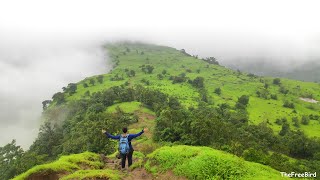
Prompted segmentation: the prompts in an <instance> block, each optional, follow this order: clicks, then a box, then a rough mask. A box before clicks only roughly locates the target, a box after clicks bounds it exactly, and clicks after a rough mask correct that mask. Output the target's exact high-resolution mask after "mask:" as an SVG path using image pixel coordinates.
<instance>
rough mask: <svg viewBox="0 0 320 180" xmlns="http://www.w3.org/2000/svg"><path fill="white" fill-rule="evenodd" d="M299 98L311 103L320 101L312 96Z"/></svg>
mask: <svg viewBox="0 0 320 180" xmlns="http://www.w3.org/2000/svg"><path fill="white" fill-rule="evenodd" d="M299 99H300V100H302V101H305V102H309V103H318V102H319V101H317V100H315V99H310V98H303V97H300V98H299Z"/></svg>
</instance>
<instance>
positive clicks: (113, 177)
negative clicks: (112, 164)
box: [61, 169, 121, 180]
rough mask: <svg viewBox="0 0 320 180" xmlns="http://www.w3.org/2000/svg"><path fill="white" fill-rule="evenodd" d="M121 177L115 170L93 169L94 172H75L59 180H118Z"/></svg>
mask: <svg viewBox="0 0 320 180" xmlns="http://www.w3.org/2000/svg"><path fill="white" fill-rule="evenodd" d="M120 178H121V176H120V175H119V173H118V172H117V171H115V170H110V169H104V170H100V169H95V170H79V171H75V172H74V173H72V174H69V175H67V176H64V177H63V178H61V180H71V179H78V180H82V179H110V180H119V179H120Z"/></svg>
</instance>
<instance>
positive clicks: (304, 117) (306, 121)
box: [301, 115, 310, 125]
mask: <svg viewBox="0 0 320 180" xmlns="http://www.w3.org/2000/svg"><path fill="white" fill-rule="evenodd" d="M309 122H310V119H309V117H308V116H306V115H303V116H302V117H301V124H303V125H308V124H309Z"/></svg>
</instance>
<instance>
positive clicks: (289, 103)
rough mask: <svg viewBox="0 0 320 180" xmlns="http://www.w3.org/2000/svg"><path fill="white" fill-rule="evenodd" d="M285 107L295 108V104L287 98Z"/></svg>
mask: <svg viewBox="0 0 320 180" xmlns="http://www.w3.org/2000/svg"><path fill="white" fill-rule="evenodd" d="M283 107H286V108H291V109H294V104H293V102H289V101H288V100H286V101H285V102H284V103H283Z"/></svg>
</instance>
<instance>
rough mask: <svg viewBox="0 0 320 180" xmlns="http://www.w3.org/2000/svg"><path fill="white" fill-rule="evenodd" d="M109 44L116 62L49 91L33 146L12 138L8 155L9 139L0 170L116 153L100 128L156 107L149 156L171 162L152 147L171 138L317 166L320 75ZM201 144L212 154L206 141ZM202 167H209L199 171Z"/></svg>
mask: <svg viewBox="0 0 320 180" xmlns="http://www.w3.org/2000/svg"><path fill="white" fill-rule="evenodd" d="M105 49H106V50H107V51H108V54H109V56H110V58H111V59H112V63H113V70H112V71H111V72H109V73H107V74H102V75H98V76H93V77H88V78H86V79H84V80H82V81H80V82H78V83H70V84H69V85H68V86H67V87H64V88H63V92H58V93H56V94H54V95H53V98H52V100H45V101H43V109H44V112H43V119H44V121H45V123H44V124H43V125H42V126H41V128H40V132H39V135H38V137H37V139H36V140H35V141H34V143H33V144H32V146H31V147H30V150H28V151H26V152H23V151H22V150H21V149H19V147H17V146H16V145H15V142H14V141H13V142H12V143H10V144H8V145H7V146H6V147H4V148H2V149H1V153H2V155H7V154H6V152H8V149H11V151H13V152H15V153H16V155H15V156H10V157H15V158H12V159H11V161H10V162H9V161H8V162H6V163H3V164H1V167H4V165H6V167H8V168H7V169H6V170H5V171H3V170H2V168H0V169H1V171H3V172H0V174H3V175H2V177H3V178H2V177H1V175H0V177H1V179H7V178H8V177H9V178H10V177H13V176H14V175H17V174H20V173H22V172H24V171H25V170H27V169H29V168H30V167H33V166H34V165H37V164H42V163H44V162H49V161H52V160H55V159H56V158H57V157H59V156H60V155H68V154H74V153H82V152H84V151H91V152H94V153H103V154H110V153H113V152H114V149H115V148H114V147H115V146H116V144H117V142H114V141H110V140H108V139H106V138H105V137H104V136H103V135H101V132H100V131H101V129H102V128H106V129H108V131H109V132H111V133H120V131H119V130H120V129H121V128H122V127H123V126H134V125H135V124H139V123H144V121H140V120H141V119H144V118H145V117H148V116H149V115H150V114H152V116H155V117H156V119H155V121H154V124H153V125H152V126H151V125H150V127H149V128H150V129H151V132H152V134H151V136H152V140H146V141H144V140H141V142H139V143H142V144H141V146H142V147H143V148H142V153H144V154H145V155H146V157H145V159H144V161H148V162H149V163H151V162H154V163H159V162H160V163H161V162H164V161H162V160H159V159H156V158H157V157H156V156H154V154H155V153H152V152H156V153H160V152H167V151H171V149H170V148H169V149H167V148H162V151H159V150H158V151H157V150H156V151H154V150H155V149H156V148H157V147H161V146H162V145H163V144H165V145H192V146H208V147H211V148H214V149H218V150H222V151H226V152H228V153H232V154H234V155H237V156H240V157H243V158H244V159H245V160H247V161H252V162H257V163H260V164H263V165H268V166H271V167H272V168H274V169H276V170H278V171H282V172H292V171H294V172H305V171H307V172H315V171H317V170H319V169H320V140H319V137H320V105H319V103H318V102H317V101H319V100H320V85H319V84H316V83H311V82H300V81H296V80H289V79H281V78H271V77H260V76H257V75H254V74H247V73H243V72H240V71H233V70H231V69H227V68H225V67H223V66H220V65H219V63H218V61H217V60H216V59H215V58H214V57H208V58H205V59H199V58H198V57H197V56H195V55H190V54H188V53H186V52H185V50H176V49H174V48H170V47H164V46H157V45H150V44H142V43H116V44H108V45H106V46H105ZM110 109H112V110H110ZM140 125H141V124H140ZM150 143H152V145H150ZM188 147H189V146H179V147H177V148H176V149H175V148H173V149H172V151H175V152H176V151H178V150H179V151H180V150H181V148H182V149H188ZM190 148H191V147H190ZM164 150H165V151H164ZM193 151H195V152H197V153H198V151H199V150H198V148H194V149H193ZM204 151H205V152H206V153H207V154H208V155H210V156H213V154H212V153H213V152H211V151H210V150H209V149H205V150H204ZM150 153H152V154H150ZM148 154H150V155H148ZM169 154H170V153H169ZM229 156H231V155H229ZM186 157H189V156H186ZM184 158H185V157H184ZM199 158H200V159H201V161H200V160H199V162H198V161H197V164H196V165H197V167H198V166H199V169H198V170H199V172H204V171H203V170H202V169H201V167H202V166H208V164H206V162H207V163H209V162H210V161H206V160H204V158H206V156H205V155H203V154H201V153H200V154H199ZM233 161H234V160H232V162H233ZM177 162H178V161H177ZM177 162H175V163H177ZM214 162H216V163H219V162H220V159H219V158H218V159H217V161H214ZM153 165H154V164H146V167H145V169H146V170H148V171H149V172H151V173H157V172H156V170H155V169H157V168H155V169H154V168H153V167H152V166H153ZM190 165H191V164H190ZM193 165H195V164H193ZM229 165H230V167H229V166H228V168H224V170H226V171H225V172H224V171H223V172H222V171H217V172H215V171H210V172H208V173H209V175H210V176H209V177H217V178H222V179H228V178H240V179H241V177H242V176H240V175H239V174H237V172H238V171H233V173H235V174H233V175H232V177H228V176H227V169H230V168H231V169H232V167H233V165H232V164H229ZM158 166H159V167H165V168H164V169H165V170H168V169H170V168H171V170H172V169H173V170H174V173H175V174H176V175H182V176H185V177H188V178H191V179H192V178H197V177H194V176H192V173H193V172H191V171H188V172H186V173H185V174H183V173H182V174H181V168H182V169H183V168H186V167H187V166H188V164H185V165H181V164H176V166H177V167H179V168H180V169H179V168H177V167H172V164H171V165H170V166H169V165H168V166H167V165H164V164H163V165H161V164H160V165H158ZM238 166H242V165H241V164H238V165H237V167H238ZM141 167H142V165H141ZM169 167H170V168H169ZM237 167H236V166H234V168H237ZM250 167H251V165H250ZM254 167H256V166H254V165H252V168H254ZM257 167H258V166H257ZM217 168H218V169H219V167H218V166H217ZM259 168H262V166H261V167H260V166H259ZM8 169H9V170H8ZM160 169H161V168H160ZM213 169H214V168H213ZM206 170H208V169H206ZM268 171H270V172H273V173H274V172H275V171H273V170H270V169H268ZM254 172H256V171H254ZM197 173H198V171H197ZM219 173H220V174H219ZM224 173H225V174H224ZM262 174H263V173H262ZM266 174H267V173H266ZM279 174H280V173H279ZM198 177H204V176H203V174H201V173H200V174H199V176H198ZM209 177H207V178H209ZM246 177H247V178H249V175H248V176H246ZM250 177H251V176H250ZM243 178H245V175H243Z"/></svg>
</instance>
